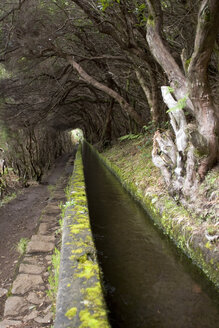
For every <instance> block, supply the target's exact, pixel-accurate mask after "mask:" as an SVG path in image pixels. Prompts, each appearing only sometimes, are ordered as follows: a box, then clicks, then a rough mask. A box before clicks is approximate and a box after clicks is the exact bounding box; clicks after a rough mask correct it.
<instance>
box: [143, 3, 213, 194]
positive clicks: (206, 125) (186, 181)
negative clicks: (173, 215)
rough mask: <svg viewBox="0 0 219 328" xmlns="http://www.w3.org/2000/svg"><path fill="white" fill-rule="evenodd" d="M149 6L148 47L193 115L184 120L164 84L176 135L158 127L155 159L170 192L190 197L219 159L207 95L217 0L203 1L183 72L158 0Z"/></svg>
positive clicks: (181, 109)
mask: <svg viewBox="0 0 219 328" xmlns="http://www.w3.org/2000/svg"><path fill="white" fill-rule="evenodd" d="M147 4H148V8H149V12H150V19H148V24H147V41H148V44H149V47H150V49H151V51H152V53H153V55H154V57H155V59H156V60H157V61H158V63H159V64H160V65H161V66H162V68H163V70H164V71H165V73H166V74H167V76H168V79H169V82H170V86H171V88H172V90H173V95H174V96H175V99H177V100H180V99H184V100H185V108H186V110H188V111H189V112H190V114H192V116H193V120H192V122H187V120H186V116H185V113H184V108H182V107H183V106H180V105H179V103H178V102H177V101H176V100H175V99H174V97H173V95H171V93H170V91H169V88H168V87H167V86H165V87H162V95H163V100H164V102H165V103H166V105H167V107H168V108H169V116H170V122H171V125H172V129H173V131H174V135H171V133H170V132H165V133H163V134H161V133H160V132H159V131H158V132H157V133H156V134H155V136H154V149H153V154H152V156H153V161H154V163H155V165H156V166H158V167H159V168H160V169H161V172H162V174H163V176H164V178H165V181H166V183H167V184H168V187H169V190H170V191H171V192H172V193H175V192H176V193H177V194H182V195H183V196H185V195H189V196H192V195H194V190H195V189H196V187H197V184H198V176H199V177H200V178H201V179H202V178H203V177H204V176H205V174H206V172H207V170H208V169H210V168H211V167H212V166H213V165H214V164H215V163H216V161H217V159H218V121H217V115H216V110H217V109H216V107H215V105H214V102H213V99H212V96H211V90H210V87H209V83H208V76H207V68H208V64H209V60H210V57H211V54H212V50H213V47H214V44H215V40H216V36H217V33H218V30H219V1H217V0H203V1H202V4H201V7H200V11H199V16H198V25H197V30H196V38H195V44H194V52H193V55H192V58H191V61H190V65H189V67H188V72H182V70H181V69H180V67H179V66H178V65H177V63H176V61H175V60H174V58H173V56H172V55H171V52H170V50H169V49H168V46H167V43H166V42H164V40H163V38H162V10H161V4H160V1H159V0H148V1H147ZM206 15H207V17H206Z"/></svg>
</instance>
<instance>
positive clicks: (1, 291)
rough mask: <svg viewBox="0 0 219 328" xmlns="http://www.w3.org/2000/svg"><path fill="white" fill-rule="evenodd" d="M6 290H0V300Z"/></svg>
mask: <svg viewBox="0 0 219 328" xmlns="http://www.w3.org/2000/svg"><path fill="white" fill-rule="evenodd" d="M7 292H8V291H7V289H5V288H0V298H1V297H2V296H5V295H6V294H7Z"/></svg>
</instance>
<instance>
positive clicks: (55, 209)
mask: <svg viewBox="0 0 219 328" xmlns="http://www.w3.org/2000/svg"><path fill="white" fill-rule="evenodd" d="M60 212H61V209H60V207H59V206H58V205H56V204H48V205H47V206H46V207H45V209H44V213H45V214H50V215H51V214H52V215H57V214H59V213H60Z"/></svg>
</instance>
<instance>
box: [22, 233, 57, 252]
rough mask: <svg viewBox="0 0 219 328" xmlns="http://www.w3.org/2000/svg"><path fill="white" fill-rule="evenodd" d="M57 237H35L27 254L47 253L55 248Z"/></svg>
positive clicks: (28, 246) (29, 244) (29, 245)
mask: <svg viewBox="0 0 219 328" xmlns="http://www.w3.org/2000/svg"><path fill="white" fill-rule="evenodd" d="M54 241H55V237H53V236H40V235H34V236H33V237H32V238H31V241H30V242H29V243H28V245H27V254H30V253H47V252H51V251H53V250H54V248H55V244H54Z"/></svg>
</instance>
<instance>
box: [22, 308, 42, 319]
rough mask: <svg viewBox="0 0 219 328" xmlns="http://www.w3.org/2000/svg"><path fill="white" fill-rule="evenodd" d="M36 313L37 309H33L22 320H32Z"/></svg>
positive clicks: (37, 313)
mask: <svg viewBox="0 0 219 328" xmlns="http://www.w3.org/2000/svg"><path fill="white" fill-rule="evenodd" d="M38 315H39V312H38V311H37V310H33V312H31V313H30V314H28V315H26V316H25V317H24V318H23V322H27V321H30V320H33V319H35V318H37V316H38Z"/></svg>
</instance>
